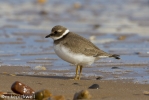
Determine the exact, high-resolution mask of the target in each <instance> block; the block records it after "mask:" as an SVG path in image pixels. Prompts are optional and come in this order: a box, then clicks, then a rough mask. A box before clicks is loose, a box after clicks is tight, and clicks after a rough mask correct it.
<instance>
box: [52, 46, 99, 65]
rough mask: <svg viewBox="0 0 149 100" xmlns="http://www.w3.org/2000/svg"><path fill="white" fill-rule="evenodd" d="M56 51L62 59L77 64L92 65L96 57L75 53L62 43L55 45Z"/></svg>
mask: <svg viewBox="0 0 149 100" xmlns="http://www.w3.org/2000/svg"><path fill="white" fill-rule="evenodd" d="M54 51H55V53H56V54H57V55H58V56H59V57H60V58H61V59H63V60H65V61H67V62H69V63H72V64H75V65H79V64H80V65H91V64H92V63H93V62H94V61H95V59H96V58H95V57H92V56H86V55H84V54H79V53H78V54H77V53H74V52H72V51H71V50H70V49H69V48H68V47H65V46H64V45H62V44H56V45H54Z"/></svg>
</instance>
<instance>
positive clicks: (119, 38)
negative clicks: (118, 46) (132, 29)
mask: <svg viewBox="0 0 149 100" xmlns="http://www.w3.org/2000/svg"><path fill="white" fill-rule="evenodd" d="M117 39H118V40H125V39H126V36H119V37H118V38H117Z"/></svg>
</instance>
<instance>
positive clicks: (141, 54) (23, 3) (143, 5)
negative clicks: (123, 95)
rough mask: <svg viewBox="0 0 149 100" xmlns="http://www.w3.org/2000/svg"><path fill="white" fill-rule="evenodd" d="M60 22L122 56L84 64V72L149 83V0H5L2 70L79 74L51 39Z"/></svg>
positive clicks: (0, 20) (0, 15) (0, 2)
mask: <svg viewBox="0 0 149 100" xmlns="http://www.w3.org/2000/svg"><path fill="white" fill-rule="evenodd" d="M55 25H62V26H65V27H67V28H68V29H69V30H70V31H72V32H75V33H77V34H79V35H81V36H83V37H85V38H87V39H90V41H92V42H93V43H94V44H95V45H97V46H98V47H99V48H100V49H102V50H104V51H106V52H109V53H113V54H119V55H121V60H115V59H101V60H99V61H97V62H96V63H95V64H93V65H92V66H93V67H91V68H86V69H83V77H98V76H104V79H114V78H115V79H125V78H128V79H134V78H136V79H137V80H141V81H142V80H143V81H145V82H149V80H148V79H149V77H147V76H148V74H149V70H148V69H149V68H148V67H149V0H0V68H1V70H0V72H3V71H7V72H9V70H10V72H11V73H15V74H30V75H34V74H38V75H58V76H69V77H70V76H74V74H75V67H72V65H70V64H68V63H67V62H64V61H63V60H61V59H60V58H59V57H57V56H56V54H55V53H54V50H53V47H52V45H53V40H52V39H45V36H46V35H47V34H49V33H50V31H51V28H52V27H53V26H55ZM13 66H14V67H15V70H14V69H11V68H12V67H13ZM105 66H106V67H105ZM115 66H116V67H115ZM22 67H25V68H26V67H27V69H28V70H27V69H22ZM20 68H21V69H20ZM17 69H18V70H17ZM113 69H116V70H113ZM37 72H38V73H37ZM101 72H102V73H101ZM111 73H112V74H111ZM126 73H127V74H126ZM143 76H144V78H142V77H143Z"/></svg>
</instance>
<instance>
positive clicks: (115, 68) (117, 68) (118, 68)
mask: <svg viewBox="0 0 149 100" xmlns="http://www.w3.org/2000/svg"><path fill="white" fill-rule="evenodd" d="M111 69H120V68H119V67H112V68H111Z"/></svg>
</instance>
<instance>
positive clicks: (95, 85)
mask: <svg viewBox="0 0 149 100" xmlns="http://www.w3.org/2000/svg"><path fill="white" fill-rule="evenodd" d="M89 89H99V85H98V84H93V85H91V86H90V87H89Z"/></svg>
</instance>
